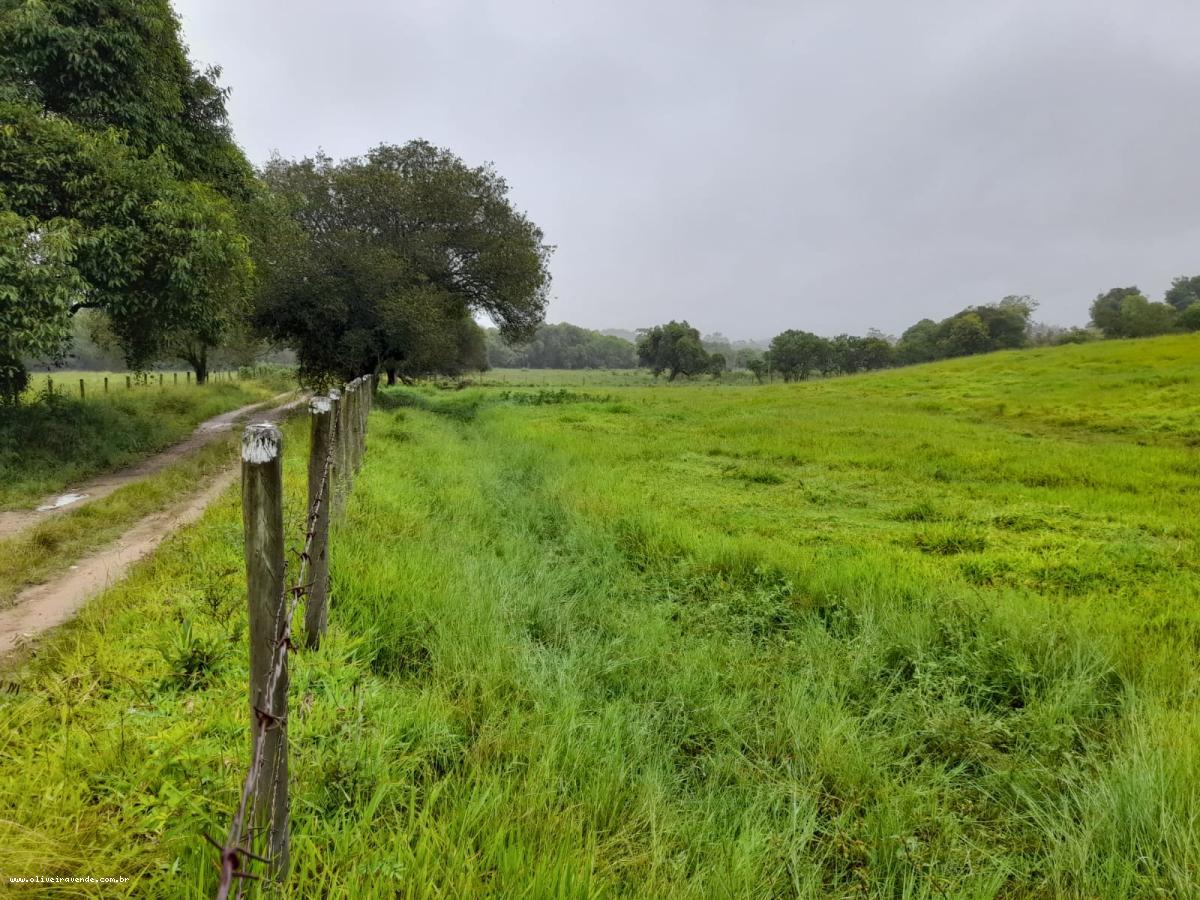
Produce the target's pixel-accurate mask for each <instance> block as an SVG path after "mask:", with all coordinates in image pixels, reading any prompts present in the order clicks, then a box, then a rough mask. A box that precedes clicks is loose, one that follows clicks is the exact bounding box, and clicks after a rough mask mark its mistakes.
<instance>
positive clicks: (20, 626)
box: [0, 394, 307, 656]
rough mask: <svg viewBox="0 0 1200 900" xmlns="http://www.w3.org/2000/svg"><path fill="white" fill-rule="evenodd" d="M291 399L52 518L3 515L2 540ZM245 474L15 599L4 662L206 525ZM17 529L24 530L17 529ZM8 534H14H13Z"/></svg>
mask: <svg viewBox="0 0 1200 900" xmlns="http://www.w3.org/2000/svg"><path fill="white" fill-rule="evenodd" d="M289 396H291V395H288V394H284V395H281V396H279V397H276V398H274V400H270V401H267V403H258V404H254V405H253V406H247V407H243V408H242V409H235V410H233V411H232V412H228V413H225V414H224V415H221V416H217V417H216V418H215V419H209V420H208V421H207V422H204V423H203V424H201V425H200V426H199V427H198V428H197V429H196V431H195V432H193V434H192V436H191V437H190V438H188V439H187V440H186V441H183V442H182V443H179V444H176V445H175V446H173V447H171V448H169V449H168V450H165V451H163V452H162V453H160V454H158V455H157V456H154V457H152V458H151V459H148V460H146V461H145V462H143V463H140V464H139V465H137V466H134V467H133V468H130V469H126V470H123V471H121V472H114V473H113V474H111V475H106V476H104V477H103V478H98V479H96V480H95V481H92V482H89V483H88V484H87V485H84V486H82V487H81V488H79V489H77V492H79V493H84V494H86V497H84V498H82V499H80V500H78V501H75V502H73V503H69V504H64V505H62V506H59V507H57V508H53V509H47V510H45V511H37V510H28V511H25V510H22V511H20V512H19V513H17V514H16V515H13V514H9V513H4V514H0V516H9V518H8V519H0V537H9V536H11V535H13V534H16V533H17V532H19V531H20V530H21V529H22V528H27V527H30V525H32V524H34V523H36V522H40V521H43V520H44V519H45V517H46V516H47V515H53V514H54V513H56V512H60V511H62V510H66V509H75V508H77V507H78V506H79V504H80V503H82V502H86V501H88V500H94V499H97V498H98V497H103V496H105V495H107V494H111V493H112V492H113V491H115V490H116V489H117V488H119V487H121V486H123V485H126V484H130V483H132V482H134V481H137V480H138V479H140V478H145V477H147V476H149V475H153V474H154V473H155V472H158V471H160V470H161V469H163V468H165V467H166V466H167V465H169V464H170V463H171V462H174V461H175V460H178V459H180V458H181V457H182V456H184V455H186V454H187V453H189V452H191V451H192V450H195V449H197V448H198V447H202V446H204V444H206V443H208V442H209V441H211V440H213V439H214V438H215V437H216V436H217V435H219V434H221V433H222V432H224V431H228V430H229V429H231V428H233V427H234V426H235V425H236V424H237V423H238V422H239V421H240V420H242V419H244V418H246V417H247V416H249V415H250V414H251V413H255V412H256V411H259V410H262V407H264V406H267V405H269V404H271V403H276V402H278V401H279V400H282V399H286V398H287V397H289ZM306 399H307V398H305V397H299V398H297V399H294V400H291V401H290V402H287V403H284V404H282V405H279V406H275V407H274V408H273V409H270V410H266V411H260V412H258V413H257V415H255V419H256V420H258V421H278V420H279V419H281V418H282V417H283V416H284V415H286V414H287V413H288V412H289V411H290V410H292V409H295V408H296V407H297V406H299V405H301V404H302V403H305V402H306ZM237 474H238V470H237V468H236V467H230V468H229V469H227V470H225V471H223V472H222V473H221V474H219V475H217V476H216V477H215V478H213V479H212V480H210V481H209V482H208V483H207V484H205V485H203V486H202V487H201V488H200V489H199V490H197V491H196V492H195V493H193V494H191V495H189V496H187V497H185V498H184V499H182V500H181V501H180V502H178V503H176V504H174V505H172V506H170V507H168V508H167V509H164V510H160V511H158V512H155V513H151V514H150V515H148V516H146V517H144V518H143V519H141V520H139V521H138V522H137V523H136V524H134V525H133V526H132V527H131V528H130V529H129V530H128V531H126V532H125V533H124V534H123V535H122V536H121V537H120V538H118V539H117V540H116V541H114V542H113V543H111V544H109V545H107V546H105V547H102V548H101V549H99V550H97V551H96V552H94V553H91V554H89V555H88V556H85V557H83V558H82V559H79V560H76V562H75V564H74V565H72V566H71V567H70V569H68V570H67V571H66V572H63V573H61V574H59V575H58V576H57V577H55V578H53V579H51V580H50V581H48V582H46V583H44V584H39V585H35V586H34V587H31V588H27V589H26V590H24V591H22V592H21V593H19V594H18V595H17V596H16V597H15V598H14V601H13V605H12V606H11V607H8V608H7V609H4V610H0V656H4V655H6V654H7V653H9V652H11V651H12V650H15V649H17V648H20V647H23V646H25V645H27V644H29V643H30V642H31V641H32V640H33V639H34V638H36V637H37V636H38V635H39V634H41V633H42V632H44V631H47V630H49V629H51V628H54V627H56V626H58V625H61V624H62V623H64V622H66V621H67V620H69V619H70V618H71V617H72V616H74V615H75V613H77V612H78V611H79V610H80V609H81V608H82V607H83V606H84V604H86V603H87V602H88V600H90V599H91V598H92V597H94V596H96V595H97V594H99V593H100V592H101V591H103V590H104V589H105V588H107V587H108V586H109V585H111V584H113V583H115V582H117V581H120V580H121V579H122V578H123V577H124V576H125V573H126V572H127V571H128V570H129V567H130V566H132V565H133V564H134V563H136V562H138V561H139V560H141V559H144V558H145V557H146V556H148V555H150V553H152V552H153V551H154V549H155V548H156V547H158V545H159V544H160V543H162V541H163V540H164V539H165V538H167V537H168V536H169V535H171V534H173V533H174V532H175V531H176V530H178V529H179V528H181V527H183V526H184V525H188V524H190V523H192V522H195V521H196V520H197V519H199V518H200V516H201V515H202V514H203V513H204V510H205V509H207V508H208V505H209V504H210V503H212V502H213V501H214V500H216V499H217V498H218V497H219V496H221V493H222V492H223V491H224V490H225V489H226V488H228V487H229V486H230V485H231V484H233V483H234V481H235V479H236V478H237ZM20 517H24V518H20ZM10 523H16V524H15V525H11V524H10ZM6 528H11V529H12V530H8V531H6V530H5V529H6Z"/></svg>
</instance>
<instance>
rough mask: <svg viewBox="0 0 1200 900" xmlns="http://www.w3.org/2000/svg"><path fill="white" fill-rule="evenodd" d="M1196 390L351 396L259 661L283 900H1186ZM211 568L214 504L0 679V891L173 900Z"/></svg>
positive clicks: (235, 573)
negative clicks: (292, 616)
mask: <svg viewBox="0 0 1200 900" xmlns="http://www.w3.org/2000/svg"><path fill="white" fill-rule="evenodd" d="M1198 383H1200V340H1198V339H1197V338H1196V337H1195V336H1189V337H1172V338H1161V339H1154V340H1147V341H1131V342H1107V343H1101V344H1093V345H1087V346H1082V347H1066V348H1056V349H1047V350H1036V351H1025V352H1020V353H1005V354H996V355H992V356H987V357H981V358H974V359H963V360H955V361H951V362H945V363H939V364H933V365H928V366H921V367H914V368H911V369H903V370H896V371H890V372H881V373H876V374H872V375H867V376H860V377H853V378H841V379H834V380H830V381H823V382H812V383H804V384H796V385H771V386H762V387H755V386H729V387H721V386H705V387H704V388H703V389H700V388H696V389H690V388H688V387H686V386H682V387H681V386H671V387H645V386H631V387H607V386H604V387H601V386H596V387H592V386H590V385H589V386H586V387H582V386H577V385H572V386H568V387H563V388H561V389H538V388H531V389H514V388H505V387H491V388H483V389H475V390H465V391H458V392H451V391H438V390H434V389H428V390H420V391H418V390H401V389H396V390H390V391H388V392H386V394H385V396H384V397H383V398H382V399H381V401H380V403H379V406H378V408H377V410H376V412H375V414H374V415H373V419H372V425H371V428H372V430H371V437H370V448H369V451H368V454H367V462H366V466H365V468H364V470H363V473H362V476H361V477H360V480H359V482H358V485H357V487H356V494H355V496H354V498H353V499H352V502H351V503H350V504H349V507H348V510H347V514H346V517H345V518H344V519H343V520H342V521H341V522H339V523H338V525H337V526H336V529H335V535H334V540H335V545H334V561H333V566H334V571H335V579H336V583H335V597H334V603H333V607H332V611H331V617H330V621H331V637H330V640H329V641H328V642H327V643H326V645H325V646H323V648H322V649H321V651H320V652H319V653H315V654H299V655H297V656H296V657H295V659H294V665H293V697H294V698H296V699H295V700H294V704H295V708H294V712H293V714H292V718H291V720H290V725H289V728H290V729H291V735H292V740H293V747H294V750H293V752H294V757H293V762H292V772H293V777H294V779H295V782H296V783H295V788H294V801H293V821H294V824H293V835H294V836H293V853H292V859H293V872H292V880H291V882H290V886H291V890H292V891H293V892H294V893H295V895H296V896H316V895H322V894H326V895H331V896H341V895H353V896H363V897H376V896H377V897H385V896H386V897H393V896H482V895H498V896H529V897H544V896H562V897H599V896H638V897H642V896H655V897H710V896H737V897H748V898H749V897H764V896H804V897H807V896H863V895H866V896H879V897H885V896H886V897H898V896H906V897H923V896H929V897H943V896H954V897H958V896H980V897H990V896H1007V897H1011V896H1045V897H1051V896H1077V897H1106V898H1107V897H1133V896H1148V895H1154V894H1157V893H1161V894H1165V895H1169V896H1181V897H1182V896H1191V895H1193V893H1194V891H1195V885H1196V884H1197V883H1198V881H1200V715H1198V712H1200V675H1198V674H1197V673H1198V671H1200V670H1198V668H1197V663H1198V662H1200V602H1198V601H1200V596H1198V594H1200V590H1198V588H1200V578H1198V574H1197V572H1198V567H1200V547H1198V544H1197V529H1198V526H1197V522H1200V491H1197V488H1198V487H1200V463H1198V462H1197V457H1196V453H1197V449H1196V445H1197V442H1200V413H1198V409H1197V405H1196V403H1195V402H1194V398H1195V388H1196V385H1197V384H1198ZM304 439H305V437H304V429H303V427H302V425H300V424H294V425H292V426H289V430H288V433H287V440H288V441H289V443H290V448H291V449H290V450H289V457H288V479H289V491H290V494H289V503H290V506H289V509H290V510H291V511H292V512H291V515H292V516H293V518H295V519H298V518H299V517H300V516H301V515H302V510H301V505H302V503H303V500H302V489H303V480H302V479H303V463H304V454H303V452H302V451H301V448H302V447H303V443H304ZM295 525H296V527H295V528H293V531H297V530H298V522H297V523H295ZM240 545H241V532H240V521H239V513H238V504H237V498H236V496H232V495H231V496H230V497H228V498H227V499H226V501H225V502H223V503H222V504H220V505H219V506H218V507H217V508H214V509H213V510H211V511H210V512H209V514H208V515H207V516H206V518H205V519H204V520H203V522H202V523H201V524H200V525H199V526H197V527H196V528H195V529H192V530H191V531H190V532H188V533H186V534H185V535H183V536H181V538H180V539H179V540H177V541H174V542H172V543H170V544H169V545H167V546H166V547H165V549H164V550H162V551H160V553H159V554H158V556H157V557H156V559H155V560H154V561H152V562H151V563H150V564H148V565H144V566H142V567H141V568H140V569H139V570H138V571H137V573H136V574H135V576H134V577H133V578H132V579H130V580H129V581H128V582H126V583H125V584H123V585H120V586H118V587H117V588H115V589H114V590H112V591H110V592H109V593H108V594H107V595H106V596H105V597H103V598H101V599H100V600H99V601H98V602H96V603H94V604H93V605H92V606H91V607H89V609H88V610H87V611H86V612H85V613H84V615H83V616H82V617H81V618H80V620H79V621H78V622H77V623H75V624H74V625H73V626H71V627H70V628H68V629H66V630H64V631H63V632H62V633H60V634H59V635H57V636H56V637H55V638H54V639H52V640H51V641H50V642H49V643H48V646H47V647H46V648H45V649H44V650H43V651H42V652H41V653H40V655H39V656H38V658H37V659H36V660H34V661H32V662H30V663H28V664H25V665H23V666H22V667H21V668H19V669H16V670H14V671H11V672H9V673H8V674H7V676H6V677H7V679H8V680H9V682H11V683H12V684H13V685H14V686H15V687H14V690H13V691H10V692H8V693H3V694H0V747H2V748H3V750H2V754H3V756H2V757H0V845H2V846H4V847H6V849H7V850H8V859H9V861H10V866H11V867H13V868H14V870H17V869H19V870H21V871H28V872H39V873H46V874H54V873H63V874H73V873H76V872H79V871H82V870H83V869H86V870H87V872H89V873H91V874H95V875H97V876H99V875H102V874H123V875H126V876H128V877H132V878H135V879H136V880H135V882H133V885H134V886H133V887H131V889H130V893H131V894H136V895H138V896H145V895H161V896H191V895H196V896H204V895H207V894H208V893H211V890H212V887H213V884H214V874H213V868H212V852H211V848H208V847H207V846H206V845H204V844H203V842H202V841H201V840H200V839H199V835H200V834H201V833H202V832H204V831H209V832H212V833H214V834H216V833H219V832H220V830H221V828H222V826H223V824H224V822H225V821H226V819H227V816H228V813H229V810H230V809H231V808H232V806H233V805H234V803H235V802H236V796H237V792H238V789H239V787H240V780H239V779H240V775H241V773H242V771H243V768H244V765H245V762H246V756H247V753H248V748H247V736H246V718H247V716H246V714H245V696H244V694H245V664H246V661H245V656H244V647H243V645H244V631H245V622H244V610H243V606H244V600H243V595H242V590H243V586H242V584H241V574H240V571H241V569H240V565H241V564H240V556H239V554H240ZM110 869H111V870H112V871H111V872H110V871H108V870H110Z"/></svg>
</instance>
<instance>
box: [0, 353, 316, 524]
mask: <svg viewBox="0 0 1200 900" xmlns="http://www.w3.org/2000/svg"><path fill="white" fill-rule="evenodd" d="M159 374H162V375H163V384H162V385H161V386H160V385H159V383H158V375H159ZM174 376H175V373H171V372H164V373H154V374H153V375H151V376H150V380H149V382H148V383H144V384H138V383H136V382H134V383H133V384H132V387H130V388H126V386H125V384H126V382H125V379H126V373H124V372H72V371H60V372H52V373H50V374H49V375H47V374H45V373H37V374H35V375H34V376H33V382H32V384H31V385H30V388H29V392H28V395H27V397H26V398H25V400H26V403H25V405H23V406H21V407H18V408H14V409H7V408H3V407H0V509H8V508H13V507H20V506H26V505H29V504H30V503H32V502H34V501H36V500H38V499H40V498H42V497H44V496H45V495H47V494H48V493H51V492H54V491H57V490H61V489H62V488H64V487H66V486H68V485H70V484H73V483H77V482H79V481H80V480H83V479H86V478H89V477H91V476H93V475H97V474H99V473H102V472H107V471H112V470H113V469H117V468H120V467H122V466H127V465H131V464H132V463H134V462H136V461H138V460H139V459H142V458H144V457H146V456H147V455H149V454H151V453H154V452H156V451H158V450H161V449H163V448H164V447H167V446H168V445H170V444H172V443H174V442H176V441H178V440H180V439H182V438H183V437H185V436H186V435H188V434H189V433H190V432H191V431H192V430H193V429H194V428H195V427H196V425H198V424H199V423H200V422H203V421H204V420H206V419H210V418H212V417H213V416H217V415H220V414H221V413H224V412H228V411H229V410H231V409H237V408H238V407H241V406H245V405H247V404H250V403H255V402H257V401H260V400H267V399H269V398H270V397H273V396H275V395H277V394H279V393H280V392H281V391H284V390H288V388H289V386H292V385H290V383H289V382H288V381H286V380H279V379H274V378H272V379H268V380H265V381H264V380H261V379H255V380H244V381H242V380H233V379H231V378H229V377H228V376H227V375H226V374H225V373H222V377H221V378H220V379H214V380H213V381H210V382H209V383H208V384H206V385H202V386H197V385H196V384H194V383H192V384H188V383H187V382H186V378H185V375H184V373H182V372H180V373H178V384H176V378H175V377H174ZM129 377H130V378H131V379H133V378H134V377H135V376H129ZM81 378H82V379H83V380H84V391H83V399H82V400H81V399H80V395H79V380H80V379H81ZM105 378H108V380H109V384H108V392H107V393H106V392H105V390H104V379H105ZM47 379H49V381H47ZM39 397H40V398H41V400H38V398H39ZM35 400H38V402H34V401H35Z"/></svg>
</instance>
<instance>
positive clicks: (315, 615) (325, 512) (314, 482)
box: [304, 397, 335, 649]
mask: <svg viewBox="0 0 1200 900" xmlns="http://www.w3.org/2000/svg"><path fill="white" fill-rule="evenodd" d="M334 405H335V401H334V400H333V398H331V397H313V398H312V400H311V401H309V404H308V412H309V416H310V421H311V425H310V434H311V436H312V439H311V441H310V442H309V450H308V508H309V509H310V510H312V509H314V508H315V509H316V513H315V515H316V521H315V522H313V523H312V529H313V540H312V550H311V551H310V559H309V564H310V565H311V566H312V569H311V579H310V580H311V582H312V587H311V588H310V589H309V592H308V602H307V604H306V605H305V607H304V632H305V634H304V642H305V646H306V647H308V648H309V649H316V648H317V647H319V646H320V644H321V637H322V636H323V635H324V634H325V626H326V624H327V623H328V621H329V507H330V499H331V498H330V492H331V491H333V490H334V488H333V476H332V473H330V472H328V471H327V469H326V464H327V463H328V462H329V451H330V448H331V447H332V445H333V440H334V421H335V413H334ZM322 491H324V496H323V497H322Z"/></svg>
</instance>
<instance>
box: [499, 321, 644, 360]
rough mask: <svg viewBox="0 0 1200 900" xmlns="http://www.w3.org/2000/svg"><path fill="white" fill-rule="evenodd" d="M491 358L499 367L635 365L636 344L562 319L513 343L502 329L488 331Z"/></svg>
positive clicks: (540, 327)
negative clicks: (521, 340) (524, 339)
mask: <svg viewBox="0 0 1200 900" xmlns="http://www.w3.org/2000/svg"><path fill="white" fill-rule="evenodd" d="M486 339H487V361H488V365H489V366H491V367H492V368H498V369H634V368H637V365H638V358H637V353H636V352H635V350H634V346H633V344H631V343H630V342H629V341H627V340H624V339H623V338H619V337H613V336H611V335H607V334H601V333H600V332H599V331H592V330H591V329H588V328H580V327H579V326H578V325H571V324H568V323H567V322H562V323H560V324H558V325H540V326H538V329H537V331H535V332H534V335H533V338H532V340H529V341H526V342H520V343H513V344H510V343H508V342H506V341H505V340H504V336H503V335H502V334H501V333H500V331H499V330H498V329H495V328H489V329H488V330H487V332H486Z"/></svg>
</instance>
